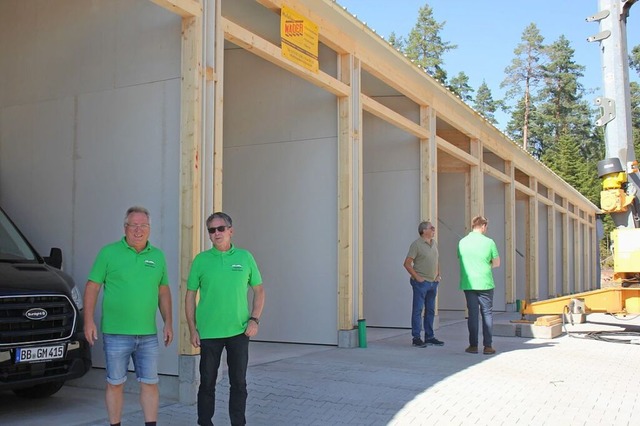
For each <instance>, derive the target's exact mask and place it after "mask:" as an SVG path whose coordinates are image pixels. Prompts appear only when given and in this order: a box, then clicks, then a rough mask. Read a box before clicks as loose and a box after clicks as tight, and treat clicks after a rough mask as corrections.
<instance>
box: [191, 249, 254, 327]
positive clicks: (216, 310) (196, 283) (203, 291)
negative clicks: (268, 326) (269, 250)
mask: <svg viewBox="0 0 640 426" xmlns="http://www.w3.org/2000/svg"><path fill="white" fill-rule="evenodd" d="M261 284H262V276H261V275H260V271H259V270H258V265H256V261H255V259H254V258H253V255H251V253H249V252H248V251H247V250H244V249H241V248H236V247H234V246H233V245H231V248H230V249H229V250H227V251H219V250H218V249H216V248H215V247H213V248H211V249H210V250H207V251H203V252H202V253H200V254H198V255H197V256H196V257H195V259H193V263H192V264H191V271H190V272H189V278H188V279H187V289H189V290H193V291H196V290H200V301H199V302H198V306H197V307H196V328H197V329H198V333H200V338H201V339H215V338H222V337H231V336H237V335H238V334H241V333H244V331H245V329H246V328H247V321H248V320H249V316H250V315H249V302H248V300H247V291H248V289H249V286H252V287H254V286H258V285H261Z"/></svg>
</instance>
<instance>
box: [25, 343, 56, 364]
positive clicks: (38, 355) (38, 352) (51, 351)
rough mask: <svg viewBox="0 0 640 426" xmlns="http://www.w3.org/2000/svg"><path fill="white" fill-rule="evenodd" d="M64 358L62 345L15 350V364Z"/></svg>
mask: <svg viewBox="0 0 640 426" xmlns="http://www.w3.org/2000/svg"><path fill="white" fill-rule="evenodd" d="M60 358H64V345H56V346H36V347H33V348H18V349H16V363H19V362H34V361H48V360H51V359H60Z"/></svg>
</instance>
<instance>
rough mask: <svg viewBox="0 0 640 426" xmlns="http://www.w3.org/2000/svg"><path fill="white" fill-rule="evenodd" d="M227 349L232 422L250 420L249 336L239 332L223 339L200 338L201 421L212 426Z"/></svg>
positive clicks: (199, 407)
mask: <svg viewBox="0 0 640 426" xmlns="http://www.w3.org/2000/svg"><path fill="white" fill-rule="evenodd" d="M225 348H226V349H227V366H228V367H229V384H230V391H229V419H230V420H231V424H232V425H234V426H235V425H244V424H246V423H247V421H246V419H245V416H244V413H245V409H246V407H247V364H248V363H249V337H247V336H245V335H244V334H239V335H237V336H233V337H225V338H222V339H202V340H200V388H199V389H198V424H199V425H206V426H212V425H213V423H212V421H211V420H212V418H213V413H214V411H215V404H216V380H217V379H218V367H220V358H221V357H222V350H223V349H225Z"/></svg>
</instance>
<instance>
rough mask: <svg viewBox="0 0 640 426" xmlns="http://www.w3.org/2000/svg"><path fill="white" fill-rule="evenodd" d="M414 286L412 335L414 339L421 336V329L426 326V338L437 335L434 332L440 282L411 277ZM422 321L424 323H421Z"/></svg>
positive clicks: (410, 280)
mask: <svg viewBox="0 0 640 426" xmlns="http://www.w3.org/2000/svg"><path fill="white" fill-rule="evenodd" d="M409 283H411V288H413V307H412V308H411V335H412V336H413V338H414V339H416V338H419V337H420V331H421V329H422V327H423V326H424V339H425V340H427V339H431V338H433V337H435V334H434V332H433V320H434V319H435V317H436V295H437V293H438V283H437V282H435V281H423V282H421V283H419V282H418V281H416V280H414V279H413V278H410V279H409ZM422 308H424V310H425V312H424V321H421V317H422ZM421 322H422V324H421Z"/></svg>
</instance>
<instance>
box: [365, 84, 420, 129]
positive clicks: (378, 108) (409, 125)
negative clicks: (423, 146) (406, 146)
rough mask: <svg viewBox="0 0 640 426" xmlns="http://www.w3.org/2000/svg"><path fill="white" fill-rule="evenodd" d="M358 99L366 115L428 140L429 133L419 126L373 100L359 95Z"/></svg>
mask: <svg viewBox="0 0 640 426" xmlns="http://www.w3.org/2000/svg"><path fill="white" fill-rule="evenodd" d="M360 99H361V102H362V108H363V109H364V110H365V111H367V112H368V113H371V114H373V115H375V116H376V117H378V118H380V119H382V120H384V121H386V122H387V123H390V124H393V125H394V126H396V127H398V128H399V129H402V130H404V131H405V132H407V133H409V134H410V135H413V136H415V137H417V138H420V139H428V138H429V137H430V135H429V133H428V132H427V131H426V130H425V129H424V128H423V127H421V126H420V125H419V124H416V123H414V122H413V121H411V120H409V119H408V118H406V117H404V116H402V115H400V114H398V113H397V112H395V111H394V110H392V109H391V108H388V107H386V106H384V105H382V104H381V103H380V102H378V101H376V100H375V99H373V98H370V97H369V96H367V95H364V94H360Z"/></svg>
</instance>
